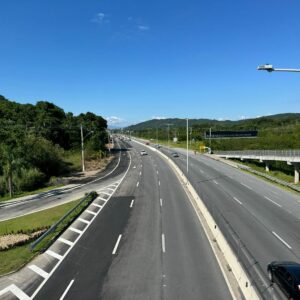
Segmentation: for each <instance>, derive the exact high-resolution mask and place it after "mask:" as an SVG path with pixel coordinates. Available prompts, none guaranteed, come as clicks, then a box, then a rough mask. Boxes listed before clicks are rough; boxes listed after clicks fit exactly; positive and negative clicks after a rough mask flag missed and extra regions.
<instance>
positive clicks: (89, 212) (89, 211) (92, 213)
mask: <svg viewBox="0 0 300 300" xmlns="http://www.w3.org/2000/svg"><path fill="white" fill-rule="evenodd" d="M85 212H87V213H88V214H90V215H93V216H96V215H97V213H95V212H93V211H91V210H89V209H87V210H85Z"/></svg>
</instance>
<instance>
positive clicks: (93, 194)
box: [29, 192, 97, 251]
mask: <svg viewBox="0 0 300 300" xmlns="http://www.w3.org/2000/svg"><path fill="white" fill-rule="evenodd" d="M96 197H97V193H96V192H90V193H88V194H87V195H86V196H85V197H84V198H82V200H81V201H80V202H79V203H78V204H77V205H76V206H75V207H73V208H72V209H70V210H69V211H68V212H67V213H66V214H65V215H63V216H62V217H61V218H60V219H59V220H58V221H57V222H56V223H55V224H53V225H52V226H51V227H50V228H49V229H48V230H47V231H46V232H44V234H42V235H41V236H40V237H39V238H38V239H37V240H35V241H34V242H32V243H31V244H30V246H29V249H30V250H31V251H33V250H34V248H35V247H36V246H37V245H38V244H39V243H41V242H42V241H43V240H44V239H45V238H46V237H47V236H48V235H49V234H50V233H52V232H54V231H55V230H56V229H57V227H58V226H59V225H60V224H62V223H63V222H64V221H65V219H66V218H67V217H68V216H70V215H71V214H72V213H73V212H74V211H75V210H76V209H77V208H78V207H80V206H81V205H82V204H83V203H84V202H86V205H85V207H86V206H87V205H88V204H89V203H90V202H91V201H93V200H94V199H95V198H96ZM72 221H73V220H72ZM55 237H56V236H55ZM53 239H54V238H53ZM53 239H51V241H49V243H51V242H52V241H53Z"/></svg>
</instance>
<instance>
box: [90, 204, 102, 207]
mask: <svg viewBox="0 0 300 300" xmlns="http://www.w3.org/2000/svg"><path fill="white" fill-rule="evenodd" d="M92 205H93V206H96V207H102V206H101V205H100V204H97V203H92Z"/></svg>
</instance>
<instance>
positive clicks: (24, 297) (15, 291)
mask: <svg viewBox="0 0 300 300" xmlns="http://www.w3.org/2000/svg"><path fill="white" fill-rule="evenodd" d="M7 292H12V293H13V294H14V295H15V296H16V297H17V298H19V299H20V300H30V299H31V298H30V297H29V296H28V295H27V294H25V293H24V292H23V291H22V290H21V289H19V288H18V287H17V286H16V285H15V284H11V285H10V286H8V287H6V288H5V289H3V290H1V291H0V296H2V295H4V294H6V293H7Z"/></svg>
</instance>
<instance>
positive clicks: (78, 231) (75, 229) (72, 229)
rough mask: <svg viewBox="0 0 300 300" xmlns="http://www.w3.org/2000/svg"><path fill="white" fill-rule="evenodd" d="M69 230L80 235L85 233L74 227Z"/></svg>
mask: <svg viewBox="0 0 300 300" xmlns="http://www.w3.org/2000/svg"><path fill="white" fill-rule="evenodd" d="M68 229H69V230H71V231H73V232H76V233H79V234H81V233H82V232H83V231H82V230H79V229H77V228H74V227H69V228H68Z"/></svg>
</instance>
